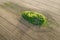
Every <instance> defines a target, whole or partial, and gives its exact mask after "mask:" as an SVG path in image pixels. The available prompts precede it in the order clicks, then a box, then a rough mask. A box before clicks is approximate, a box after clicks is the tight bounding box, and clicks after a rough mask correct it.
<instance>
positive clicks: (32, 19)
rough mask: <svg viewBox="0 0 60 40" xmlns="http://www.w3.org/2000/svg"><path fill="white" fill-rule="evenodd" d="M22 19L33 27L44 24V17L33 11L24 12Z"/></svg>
mask: <svg viewBox="0 0 60 40" xmlns="http://www.w3.org/2000/svg"><path fill="white" fill-rule="evenodd" d="M22 17H23V18H24V19H25V20H27V21H28V22H29V23H31V24H34V25H43V24H45V23H46V17H45V16H44V15H43V14H41V13H38V12H34V11H24V12H23V13H22Z"/></svg>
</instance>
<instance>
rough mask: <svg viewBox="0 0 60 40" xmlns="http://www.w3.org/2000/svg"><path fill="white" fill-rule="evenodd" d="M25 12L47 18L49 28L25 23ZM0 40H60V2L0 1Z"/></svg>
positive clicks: (51, 0)
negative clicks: (34, 12) (23, 14)
mask: <svg viewBox="0 0 60 40" xmlns="http://www.w3.org/2000/svg"><path fill="white" fill-rule="evenodd" d="M4 3H8V4H9V5H4ZM25 10H32V11H37V12H41V13H43V14H44V15H45V16H47V19H48V20H49V25H48V28H47V27H44V26H43V27H41V28H39V26H35V25H32V24H30V23H28V22H27V21H25V20H24V19H23V18H22V17H21V12H22V11H25ZM0 40H60V0H0Z"/></svg>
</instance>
